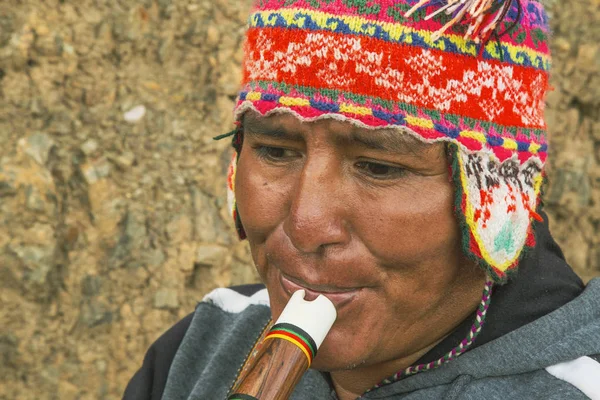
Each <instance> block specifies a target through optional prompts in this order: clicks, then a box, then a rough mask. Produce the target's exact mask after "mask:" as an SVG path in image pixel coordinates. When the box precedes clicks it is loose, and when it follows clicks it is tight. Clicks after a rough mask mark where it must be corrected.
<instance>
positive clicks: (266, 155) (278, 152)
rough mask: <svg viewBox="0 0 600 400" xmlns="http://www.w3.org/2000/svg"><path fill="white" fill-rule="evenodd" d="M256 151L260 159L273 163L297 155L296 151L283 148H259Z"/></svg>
mask: <svg viewBox="0 0 600 400" xmlns="http://www.w3.org/2000/svg"><path fill="white" fill-rule="evenodd" d="M254 150H255V151H256V154H258V156H259V157H260V158H263V159H267V160H271V161H280V160H282V159H285V158H291V157H294V156H295V155H296V152H295V151H292V150H288V149H284V148H282V147H272V146H257V147H256V148H255V149H254Z"/></svg>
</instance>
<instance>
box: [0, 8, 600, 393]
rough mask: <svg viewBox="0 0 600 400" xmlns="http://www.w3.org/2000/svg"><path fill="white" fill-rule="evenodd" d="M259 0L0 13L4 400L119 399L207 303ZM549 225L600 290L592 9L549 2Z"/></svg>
mask: <svg viewBox="0 0 600 400" xmlns="http://www.w3.org/2000/svg"><path fill="white" fill-rule="evenodd" d="M249 4H250V0H244V1H226V0H210V1H209V0H137V1H136V0H80V1H78V2H72V1H69V0H46V1H40V0H37V1H35V0H1V4H0V144H1V145H0V304H1V307H0V399H17V398H18V399H61V400H62V399H113V398H120V395H121V393H122V391H123V389H124V387H125V385H126V383H127V381H128V379H129V378H130V377H131V376H132V375H133V373H134V372H135V370H136V369H137V368H138V367H139V365H140V363H141V360H142V357H143V354H144V351H145V350H146V348H147V347H148V346H149V344H150V343H151V342H152V341H154V340H155V339H156V338H157V337H158V336H159V335H160V334H161V333H162V332H163V331H164V330H165V329H166V328H167V327H169V326H171V325H172V324H173V323H175V322H176V321H177V320H179V319H180V318H182V317H183V316H184V315H186V314H187V313H189V312H191V311H192V310H193V308H194V305H195V304H196V302H197V301H199V300H200V299H201V298H202V296H203V295H204V294H205V293H206V292H207V291H209V290H210V289H212V288H214V287H217V286H228V285H234V284H241V283H246V282H254V281H256V280H257V277H256V274H255V272H254V271H253V268H252V267H251V265H250V257H249V252H248V249H247V247H246V244H245V243H238V242H237V241H236V239H235V237H234V231H233V229H232V225H231V224H230V221H229V218H228V216H227V212H226V206H225V200H224V199H225V185H224V179H223V176H224V173H225V169H226V166H227V162H228V160H229V157H230V151H229V149H228V143H227V142H226V141H223V142H214V141H213V140H212V139H211V138H212V137H213V136H215V135H217V134H220V133H223V132H226V131H228V130H230V129H231V126H232V120H231V115H230V112H231V109H232V107H233V101H234V98H235V95H236V89H237V84H238V79H239V74H240V62H241V58H242V53H241V40H242V39H241V37H242V33H243V31H244V26H245V20H246V14H247V11H248V9H249ZM551 11H552V14H553V17H554V22H553V24H554V30H555V38H554V43H553V47H554V53H555V58H556V62H555V66H556V68H555V72H554V76H553V85H554V87H555V88H556V90H555V91H554V92H553V93H552V94H551V96H550V98H549V100H548V103H549V112H548V118H549V121H550V125H551V129H552V144H553V147H552V148H553V152H552V154H551V160H552V162H551V165H550V179H551V182H552V184H551V185H550V187H549V188H548V189H547V209H548V210H549V212H550V214H551V217H552V222H553V231H554V234H555V236H556V237H557V239H558V240H559V241H560V243H561V244H562V245H563V246H564V249H565V252H566V254H567V256H568V258H569V260H570V262H571V263H572V265H573V266H574V267H575V268H576V270H577V271H578V272H579V273H580V274H581V275H582V276H583V277H585V278H586V279H589V278H591V277H593V276H598V275H600V250H599V249H600V246H599V244H600V235H599V231H600V206H599V205H600V168H599V166H598V164H599V162H600V115H599V111H598V110H599V109H600V107H599V102H600V85H599V81H600V74H599V63H600V51H599V48H600V46H599V45H598V43H600V32H599V31H598V27H597V21H598V19H599V16H600V14H599V10H598V1H597V0H577V1H576V2H561V3H559V2H556V4H555V5H554V6H553V7H552V9H551Z"/></svg>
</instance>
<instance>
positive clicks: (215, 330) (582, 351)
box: [163, 279, 600, 400]
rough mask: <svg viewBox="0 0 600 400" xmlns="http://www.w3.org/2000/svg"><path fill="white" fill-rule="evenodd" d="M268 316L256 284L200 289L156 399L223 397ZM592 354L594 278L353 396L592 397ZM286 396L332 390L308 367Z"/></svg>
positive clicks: (596, 304)
mask: <svg viewBox="0 0 600 400" xmlns="http://www.w3.org/2000/svg"><path fill="white" fill-rule="evenodd" d="M492 301H493V300H492ZM269 318H270V309H269V307H268V297H267V294H266V290H264V289H263V290H261V291H259V292H257V293H255V294H254V295H252V296H244V295H241V294H239V293H237V292H235V291H232V290H231V289H217V290H215V291H213V292H212V293H211V294H209V295H208V296H206V297H205V299H204V301H203V302H201V303H200V304H199V305H198V307H197V308H196V312H195V314H194V316H193V319H192V322H191V325H190V327H189V329H188V330H187V332H186V334H185V337H184V338H183V341H182V343H181V345H180V346H179V350H178V351H177V353H176V355H175V358H174V360H173V363H172V365H171V368H170V372H169V375H168V379H167V383H166V387H165V391H164V395H163V399H165V400H175V399H189V400H191V399H202V400H205V399H226V397H227V394H228V392H229V389H230V388H231V385H232V383H233V382H234V380H235V379H236V377H237V373H238V370H239V368H240V367H241V365H242V363H243V362H244V360H245V358H246V356H247V354H248V353H249V352H250V350H251V349H252V347H253V345H254V343H255V340H256V339H257V337H258V336H259V335H260V333H261V331H262V329H263V328H264V326H265V325H266V324H267V323H268V321H269ZM598 354H600V279H596V280H593V281H592V282H590V283H589V285H588V286H587V287H586V289H585V290H584V292H583V293H582V294H581V295H579V296H578V297H576V298H575V299H574V300H572V301H570V302H569V303H567V304H565V305H564V306H562V307H560V308H558V309H556V310H555V311H553V312H551V313H549V314H547V315H544V316H543V317H541V318H538V319H536V320H535V321H533V322H531V323H528V324H526V325H524V326H521V327H519V328H518V329H515V330H513V331H511V332H510V333H508V334H505V335H503V336H501V337H499V338H497V339H494V340H491V341H490V342H488V343H485V344H483V345H481V346H479V347H476V348H474V349H472V350H470V351H468V352H467V353H465V354H463V355H462V356H460V357H459V358H457V359H456V360H454V361H452V362H449V363H447V364H445V365H443V366H441V367H440V368H438V369H435V370H432V371H428V372H422V373H420V374H417V375H414V376H412V377H408V378H404V379H402V380H400V381H397V382H395V383H392V384H389V385H386V386H383V387H381V388H379V389H376V390H374V391H371V392H369V393H366V394H364V395H363V396H361V397H360V398H361V399H390V400H391V399H398V400H399V399H403V400H421V399H423V400H424V399H445V400H454V399H461V400H467V399H472V400H481V399H490V400H493V399H502V400H506V399H516V400H520V399H528V400H530V399H540V400H541V399H551V400H554V399H556V400H570V399H573V400H578V399H588V398H592V399H593V400H597V399H600V364H599V363H598V362H597V361H594V360H593V358H589V357H586V356H594V355H598ZM573 360H574V361H573ZM568 362H571V363H568ZM584 392H585V393H587V395H586V394H584ZM596 396H599V397H596ZM292 399H294V400H308V399H336V396H335V392H334V391H333V390H332V387H331V385H330V381H329V380H328V379H327V376H326V374H323V373H321V372H318V371H314V370H309V371H308V372H307V373H306V374H305V376H304V377H303V379H302V380H301V382H300V384H299V385H298V386H297V388H296V390H295V392H294V394H293V396H292Z"/></svg>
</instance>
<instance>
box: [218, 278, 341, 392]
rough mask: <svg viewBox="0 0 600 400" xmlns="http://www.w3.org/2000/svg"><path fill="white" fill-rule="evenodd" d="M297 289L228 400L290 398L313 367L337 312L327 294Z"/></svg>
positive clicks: (252, 357) (255, 351) (252, 356)
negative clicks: (311, 296)
mask: <svg viewBox="0 0 600 400" xmlns="http://www.w3.org/2000/svg"><path fill="white" fill-rule="evenodd" d="M304 294H305V293H304V290H299V291H297V292H296V293H294V294H293V295H292V297H291V299H290V301H289V302H288V304H287V305H286V307H285V308H284V310H283V312H282V313H281V316H280V317H279V319H278V320H277V322H276V323H275V324H274V325H273V327H272V328H271V329H270V330H269V331H268V332H267V334H266V335H264V338H263V339H262V342H261V343H259V345H258V348H257V349H256V350H253V354H251V355H250V357H249V359H248V361H247V362H246V364H245V365H244V367H243V369H242V371H241V372H240V376H239V378H238V380H237V382H236V384H235V385H234V387H233V389H232V391H231V393H232V394H230V395H229V397H228V398H227V399H228V400H287V399H288V398H289V397H290V396H291V394H292V392H293V391H294V388H295V387H296V385H297V384H298V382H300V379H301V378H302V375H304V373H305V372H306V371H307V370H308V368H310V365H311V363H312V360H313V358H314V357H315V356H316V354H317V350H318V349H319V347H320V346H321V344H322V343H323V341H324V340H325V336H326V335H327V334H328V333H329V330H330V329H331V326H332V325H333V323H334V321H335V319H336V317H337V313H336V311H335V307H334V306H333V304H332V303H331V301H329V299H327V298H326V297H325V296H322V295H321V296H319V297H318V298H317V299H315V300H314V301H312V302H308V301H305V300H304Z"/></svg>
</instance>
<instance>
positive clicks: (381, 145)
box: [351, 130, 426, 155]
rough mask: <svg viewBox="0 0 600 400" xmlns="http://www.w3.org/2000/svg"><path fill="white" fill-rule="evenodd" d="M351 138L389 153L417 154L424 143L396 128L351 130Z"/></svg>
mask: <svg viewBox="0 0 600 400" xmlns="http://www.w3.org/2000/svg"><path fill="white" fill-rule="evenodd" d="M351 138H352V139H351V140H352V141H354V142H358V143H360V144H361V145H363V146H365V147H367V148H369V149H373V150H381V151H387V152H391V153H399V154H406V153H412V154H414V155H418V154H419V153H420V152H421V150H422V149H423V148H425V146H426V144H425V143H422V142H420V141H418V140H417V139H415V138H413V137H412V136H410V134H408V133H406V132H402V131H399V130H398V131H396V130H384V131H373V132H365V131H359V130H353V131H351Z"/></svg>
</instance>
